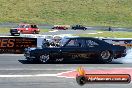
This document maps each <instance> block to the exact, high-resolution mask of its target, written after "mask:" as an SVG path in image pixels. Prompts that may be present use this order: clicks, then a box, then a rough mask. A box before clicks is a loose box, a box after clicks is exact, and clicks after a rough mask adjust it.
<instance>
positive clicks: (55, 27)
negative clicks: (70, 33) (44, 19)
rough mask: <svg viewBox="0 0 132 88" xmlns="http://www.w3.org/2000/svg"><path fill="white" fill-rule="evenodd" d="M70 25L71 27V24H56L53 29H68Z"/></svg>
mask: <svg viewBox="0 0 132 88" xmlns="http://www.w3.org/2000/svg"><path fill="white" fill-rule="evenodd" d="M69 27H70V26H69V25H54V27H53V28H52V29H57V30H67V29H68V28H69Z"/></svg>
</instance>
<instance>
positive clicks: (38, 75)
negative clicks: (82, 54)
mask: <svg viewBox="0 0 132 88" xmlns="http://www.w3.org/2000/svg"><path fill="white" fill-rule="evenodd" d="M73 71H75V70H72V71H66V72H61V73H57V74H35V75H0V78H25V77H63V78H74V77H67V76H61V75H62V74H65V73H69V72H73Z"/></svg>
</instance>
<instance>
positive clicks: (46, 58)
mask: <svg viewBox="0 0 132 88" xmlns="http://www.w3.org/2000/svg"><path fill="white" fill-rule="evenodd" d="M49 59H50V55H49V54H42V55H40V58H39V61H40V63H48V62H49Z"/></svg>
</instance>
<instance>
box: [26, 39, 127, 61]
mask: <svg viewBox="0 0 132 88" xmlns="http://www.w3.org/2000/svg"><path fill="white" fill-rule="evenodd" d="M125 55H126V47H124V46H117V45H112V44H109V43H107V42H105V41H103V40H100V39H97V38H90V37H73V38H66V40H65V41H64V40H63V44H60V46H58V47H44V48H36V49H32V48H29V49H27V50H26V51H25V54H24V56H25V57H26V59H27V60H29V61H34V62H41V63H48V62H74V63H75V62H76V61H85V62H86V61H89V60H90V59H94V60H95V61H97V62H98V61H99V62H101V63H109V62H111V61H112V60H113V59H117V58H120V57H124V56H125Z"/></svg>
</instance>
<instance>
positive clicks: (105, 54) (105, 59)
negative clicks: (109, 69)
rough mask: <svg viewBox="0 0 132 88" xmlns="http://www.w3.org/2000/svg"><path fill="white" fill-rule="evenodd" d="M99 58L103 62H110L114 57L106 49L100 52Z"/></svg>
mask: <svg viewBox="0 0 132 88" xmlns="http://www.w3.org/2000/svg"><path fill="white" fill-rule="evenodd" d="M99 59H100V61H101V62H102V63H109V62H111V61H112V59H113V57H112V54H111V52H110V51H108V50H105V51H102V52H101V53H100V58H99Z"/></svg>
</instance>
